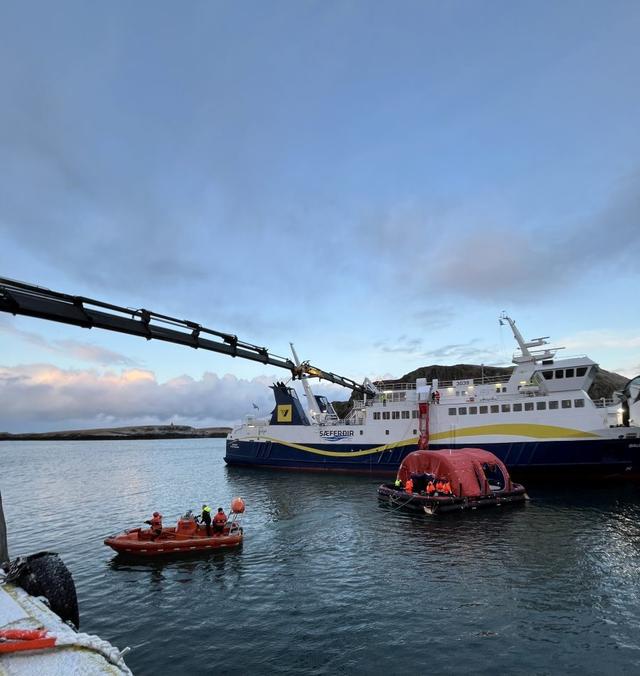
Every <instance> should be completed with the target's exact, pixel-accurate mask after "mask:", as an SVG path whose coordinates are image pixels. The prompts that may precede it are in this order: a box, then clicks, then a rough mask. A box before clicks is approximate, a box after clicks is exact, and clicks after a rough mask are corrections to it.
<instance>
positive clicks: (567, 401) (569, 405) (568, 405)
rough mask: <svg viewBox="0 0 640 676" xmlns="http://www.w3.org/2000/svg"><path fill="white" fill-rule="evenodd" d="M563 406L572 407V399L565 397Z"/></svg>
mask: <svg viewBox="0 0 640 676" xmlns="http://www.w3.org/2000/svg"><path fill="white" fill-rule="evenodd" d="M562 408H571V399H563V400H562Z"/></svg>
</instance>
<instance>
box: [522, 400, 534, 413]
mask: <svg viewBox="0 0 640 676" xmlns="http://www.w3.org/2000/svg"><path fill="white" fill-rule="evenodd" d="M524 410H525V411H533V402H532V401H526V402H525V404H524Z"/></svg>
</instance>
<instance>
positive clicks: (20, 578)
mask: <svg viewBox="0 0 640 676" xmlns="http://www.w3.org/2000/svg"><path fill="white" fill-rule="evenodd" d="M5 570H6V571H7V576H6V578H5V580H6V582H11V583H12V584H15V585H16V586H18V587H22V588H23V589H24V590H25V591H26V592H27V593H28V594H31V596H44V597H45V599H47V602H48V604H49V607H50V608H51V610H52V611H53V612H54V613H55V614H56V615H57V616H58V617H60V618H61V619H62V620H63V622H71V623H72V624H73V626H74V627H75V628H76V629H78V628H79V627H80V615H79V612H78V597H77V595H76V586H75V584H74V583H73V578H72V577H71V573H70V572H69V569H68V568H67V567H66V566H65V565H64V563H63V562H62V559H61V558H60V557H59V556H58V555H57V554H56V553H55V552H38V553H37V554H31V555H30V556H24V557H22V556H19V557H18V558H17V559H14V560H13V561H11V563H9V564H8V565H6V566H5Z"/></svg>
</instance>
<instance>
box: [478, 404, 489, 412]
mask: <svg viewBox="0 0 640 676" xmlns="http://www.w3.org/2000/svg"><path fill="white" fill-rule="evenodd" d="M488 412H489V408H488V407H487V406H481V407H480V413H488Z"/></svg>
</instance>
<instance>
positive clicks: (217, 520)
mask: <svg viewBox="0 0 640 676" xmlns="http://www.w3.org/2000/svg"><path fill="white" fill-rule="evenodd" d="M225 523H227V515H226V514H225V513H224V510H223V509H222V507H218V513H217V514H216V515H215V516H214V517H213V530H214V531H215V532H216V533H220V534H222V532H223V531H224V525H225Z"/></svg>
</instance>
